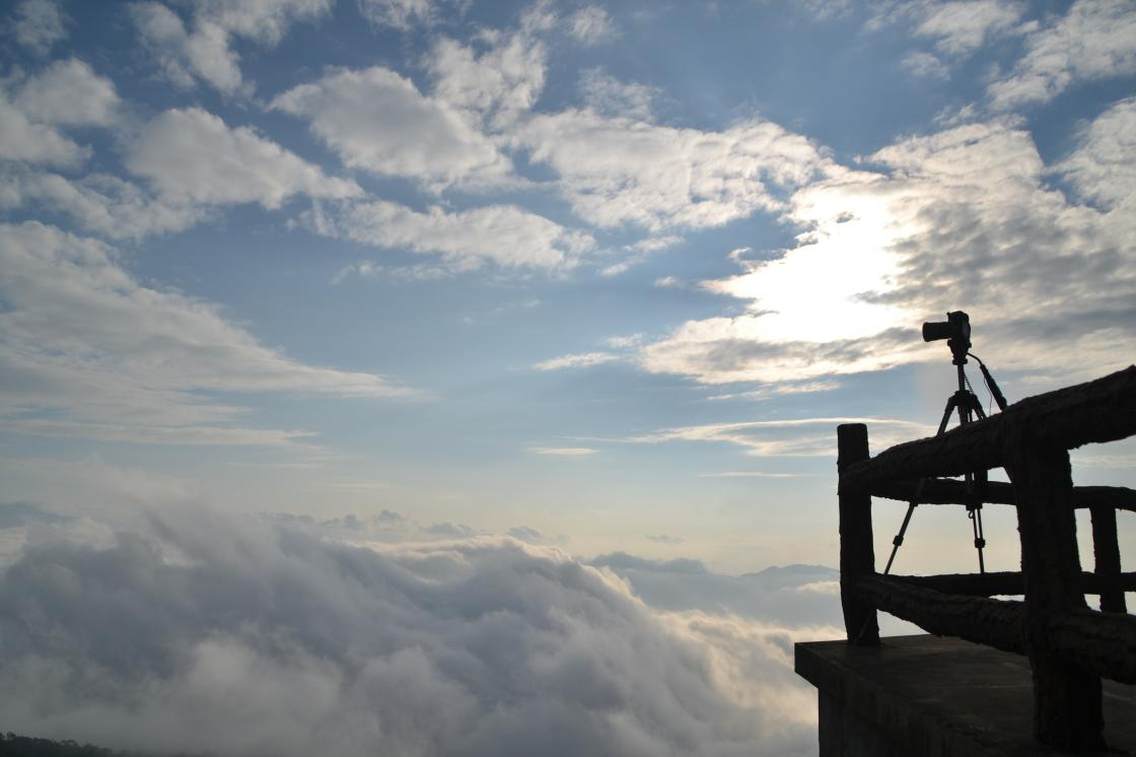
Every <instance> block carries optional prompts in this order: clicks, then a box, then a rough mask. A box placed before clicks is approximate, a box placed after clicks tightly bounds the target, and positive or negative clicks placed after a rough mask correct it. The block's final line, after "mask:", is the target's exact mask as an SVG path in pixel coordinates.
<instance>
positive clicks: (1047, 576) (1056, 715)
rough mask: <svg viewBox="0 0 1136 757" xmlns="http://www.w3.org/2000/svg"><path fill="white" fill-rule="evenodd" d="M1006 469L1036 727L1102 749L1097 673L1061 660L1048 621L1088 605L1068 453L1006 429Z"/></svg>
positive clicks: (1067, 743) (1061, 743)
mask: <svg viewBox="0 0 1136 757" xmlns="http://www.w3.org/2000/svg"><path fill="white" fill-rule="evenodd" d="M1008 431H1010V433H1007V434H1006V436H1005V437H1004V438H1003V444H1004V445H1005V446H1004V451H1005V457H1006V471H1007V473H1009V475H1010V479H1011V480H1012V481H1013V484H1014V490H1015V492H1016V495H1017V511H1018V532H1019V534H1020V536H1021V543H1022V573H1023V575H1024V579H1025V597H1026V629H1025V632H1026V634H1025V635H1026V649H1027V652H1028V654H1029V657H1030V664H1031V666H1032V668H1033V688H1034V733H1035V735H1036V737H1037V738H1038V740H1040V741H1041V742H1043V743H1045V744H1049V745H1051V746H1055V747H1057V748H1058V749H1066V750H1070V751H1092V750H1097V749H1103V748H1104V739H1103V737H1102V735H1101V732H1102V730H1103V727H1104V723H1103V719H1102V716H1101V682H1100V677H1099V676H1098V675H1096V674H1095V673H1091V672H1089V671H1087V670H1085V669H1083V668H1081V667H1079V666H1077V665H1075V664H1073V663H1071V662H1069V661H1068V660H1067V659H1063V658H1062V656H1061V655H1060V654H1059V653H1058V651H1057V649H1055V647H1054V645H1053V644H1052V643H1051V638H1050V632H1049V628H1048V620H1049V619H1050V618H1051V617H1053V616H1056V615H1061V614H1064V613H1068V612H1072V611H1075V610H1079V609H1084V608H1086V607H1087V605H1086V603H1085V597H1084V595H1083V594H1082V593H1081V581H1080V574H1081V565H1080V560H1079V558H1078V556H1077V539H1076V527H1077V526H1076V520H1075V519H1074V517H1073V507H1072V502H1071V497H1072V491H1073V480H1072V476H1071V474H1070V469H1069V453H1068V452H1067V451H1066V450H1065V449H1063V448H1061V447H1058V446H1053V445H1051V444H1045V443H1043V442H1039V441H1038V439H1037V438H1036V437H1035V436H1034V435H1033V434H1031V433H1024V432H1022V431H1021V430H1019V429H1012V430H1010V429H1008Z"/></svg>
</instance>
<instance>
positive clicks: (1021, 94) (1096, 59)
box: [987, 0, 1136, 110]
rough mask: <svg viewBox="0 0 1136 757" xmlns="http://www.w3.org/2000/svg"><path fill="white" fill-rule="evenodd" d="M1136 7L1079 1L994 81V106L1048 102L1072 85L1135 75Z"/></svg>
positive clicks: (1106, 0) (1118, 0)
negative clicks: (1009, 69)
mask: <svg viewBox="0 0 1136 757" xmlns="http://www.w3.org/2000/svg"><path fill="white" fill-rule="evenodd" d="M1134 42H1136V7H1133V5H1132V3H1130V2H1127V0H1078V2H1075V3H1073V5H1071V6H1070V7H1069V10H1068V11H1067V12H1066V13H1065V15H1063V16H1058V17H1056V18H1055V20H1053V21H1052V22H1051V23H1047V24H1044V25H1041V26H1040V27H1038V28H1037V29H1036V30H1035V31H1033V32H1031V33H1030V34H1029V36H1027V37H1026V41H1025V44H1026V53H1025V55H1024V56H1022V58H1021V59H1020V60H1018V61H1017V63H1015V64H1014V67H1013V69H1012V70H1011V71H1010V72H1009V73H1008V74H1006V75H1005V76H1002V77H999V78H998V79H996V80H994V81H993V82H991V83H990V85H989V87H988V89H987V93H988V95H989V97H990V100H991V102H992V104H993V105H994V107H995V108H999V109H1004V110H1009V109H1014V108H1019V107H1022V106H1027V105H1030V104H1034V103H1044V102H1048V101H1050V100H1052V99H1053V98H1054V97H1056V96H1057V95H1059V94H1061V93H1062V92H1064V91H1065V90H1066V89H1067V88H1069V87H1070V86H1071V85H1072V84H1073V83H1074V82H1078V81H1093V80H1096V79H1105V78H1109V77H1114V76H1121V75H1130V74H1132V73H1134V72H1136V44H1134Z"/></svg>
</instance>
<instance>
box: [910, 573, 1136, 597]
mask: <svg viewBox="0 0 1136 757" xmlns="http://www.w3.org/2000/svg"><path fill="white" fill-rule="evenodd" d="M893 578H897V579H899V580H900V581H906V582H907V583H909V584H911V585H912V586H919V587H922V588H924V589H934V590H935V591H940V592H943V593H944V594H961V595H963V596H967V597H992V596H995V595H1014V594H1025V579H1024V578H1023V577H1022V574H1021V573H1014V572H1004V573H963V574H945V575H938V576H893ZM1116 582H1117V584H1118V585H1119V587H1120V588H1121V589H1123V590H1124V591H1136V573H1121V574H1120V575H1119V576H1117V579H1116ZM1105 583H1107V582H1106V581H1104V580H1102V579H1101V577H1100V576H1098V575H1097V574H1096V573H1084V572H1083V573H1081V590H1082V591H1083V592H1084V593H1085V594H1100V593H1101V591H1102V590H1107V589H1108V588H1111V586H1109V587H1106V586H1105V585H1104V584H1105Z"/></svg>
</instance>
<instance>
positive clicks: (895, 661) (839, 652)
mask: <svg viewBox="0 0 1136 757" xmlns="http://www.w3.org/2000/svg"><path fill="white" fill-rule="evenodd" d="M795 655H796V663H795V668H796V671H797V674H798V675H800V676H801V677H803V678H805V679H806V680H807V681H809V682H810V683H811V684H813V685H814V686H816V687H817V692H818V703H819V710H820V725H819V740H820V755H821V757H868V756H869V755H871V756H872V757H892V756H893V755H894V757H901V756H902V757H907V756H908V755H927V756H928V757H956V755H957V756H959V757H961V756H962V755H967V757H985V756H986V755H1035V754H1059V753H1058V752H1056V751H1054V750H1050V749H1046V748H1043V747H1041V746H1040V745H1038V744H1037V743H1036V742H1035V741H1034V740H1033V688H1032V683H1031V675H1032V674H1031V672H1030V667H1029V663H1028V661H1027V660H1026V658H1025V657H1022V656H1019V655H1015V654H1010V653H1008V652H999V651H998V650H996V649H991V648H989V647H984V646H980V645H978V644H972V643H970V642H967V641H962V640H961V639H953V638H945V637H938V636H895V637H891V638H885V639H882V640H881V645H880V646H879V647H853V646H849V645H848V644H847V643H846V642H844V641H820V642H805V643H800V644H797V645H796V647H795ZM1104 717H1105V739H1106V740H1107V742H1108V745H1109V747H1110V749H1112V750H1113V751H1111V752H1110V753H1109V754H1112V755H1116V754H1118V753H1120V754H1123V753H1129V754H1136V690H1134V689H1133V687H1131V686H1124V685H1122V684H1116V683H1113V682H1111V681H1105V682H1104Z"/></svg>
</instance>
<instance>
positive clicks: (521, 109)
mask: <svg viewBox="0 0 1136 757" xmlns="http://www.w3.org/2000/svg"><path fill="white" fill-rule="evenodd" d="M538 11H539V6H537V8H536V9H535V10H533V11H530V14H529V15H527V16H526V20H527V22H526V21H522V25H521V28H519V29H517V30H514V31H510V32H505V31H496V30H495V31H486V32H484V33H483V34H482V35H481V40H480V41H481V43H482V45H483V46H484V49H483V50H481V51H480V52H478V51H477V50H476V49H474V47H471V46H467V45H463V44H461V43H460V42H457V41H456V40H453V39H448V38H443V39H441V40H439V41H438V42H437V43H436V44H435V45H434V49H433V50H432V51H431V53H430V55H429V57H428V58H427V60H426V66H427V70H428V71H429V72H430V75H431V77H432V79H433V82H434V88H433V94H434V96H435V97H437V98H438V99H439V100H441V101H443V102H445V103H447V104H448V105H449V106H450V107H452V108H454V109H455V110H457V111H458V112H461V113H463V114H465V115H466V117H467V119H468V120H469V122H470V123H471V124H474V125H475V126H485V127H487V128H490V129H495V130H499V129H503V128H506V127H508V126H510V125H512V124H513V123H515V122H516V121H517V119H518V118H519V117H520V116H521V115H523V114H525V113H527V112H528V111H529V110H531V109H532V107H533V105H534V104H535V103H536V101H537V99H538V98H539V97H540V93H541V91H542V90H543V89H544V80H545V72H546V69H547V66H548V64H547V51H546V49H545V44H544V42H543V40H542V39H541V38H540V36H539V35H538V34H537V32H539V31H541V30H542V28H543V24H542V23H538V22H536V21H533V20H532V16H533V14H534V13H537V12H538Z"/></svg>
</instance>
